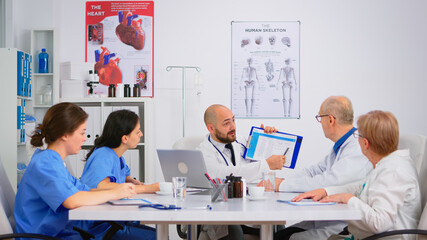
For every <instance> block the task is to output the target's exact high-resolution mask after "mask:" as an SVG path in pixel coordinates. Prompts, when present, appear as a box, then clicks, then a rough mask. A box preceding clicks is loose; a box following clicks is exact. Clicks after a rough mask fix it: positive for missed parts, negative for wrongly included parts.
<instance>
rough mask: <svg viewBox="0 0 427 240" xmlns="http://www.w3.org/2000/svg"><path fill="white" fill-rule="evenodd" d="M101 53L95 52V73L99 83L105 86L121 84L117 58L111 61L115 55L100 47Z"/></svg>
mask: <svg viewBox="0 0 427 240" xmlns="http://www.w3.org/2000/svg"><path fill="white" fill-rule="evenodd" d="M101 49H102V52H101V53H99V50H96V51H95V61H96V63H95V66H94V69H95V71H97V72H98V76H99V82H100V83H101V84H103V85H105V86H108V85H110V84H114V85H116V86H117V83H121V82H122V72H121V71H120V68H119V58H115V59H112V58H113V57H115V56H116V54H115V53H110V52H109V51H108V50H107V48H105V47H101Z"/></svg>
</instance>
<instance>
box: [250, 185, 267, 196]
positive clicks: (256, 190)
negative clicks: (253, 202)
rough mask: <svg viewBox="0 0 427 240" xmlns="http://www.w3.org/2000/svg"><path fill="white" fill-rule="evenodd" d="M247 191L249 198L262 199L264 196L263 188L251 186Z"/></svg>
mask: <svg viewBox="0 0 427 240" xmlns="http://www.w3.org/2000/svg"><path fill="white" fill-rule="evenodd" d="M248 191H249V196H251V197H262V195H264V187H257V186H251V187H248Z"/></svg>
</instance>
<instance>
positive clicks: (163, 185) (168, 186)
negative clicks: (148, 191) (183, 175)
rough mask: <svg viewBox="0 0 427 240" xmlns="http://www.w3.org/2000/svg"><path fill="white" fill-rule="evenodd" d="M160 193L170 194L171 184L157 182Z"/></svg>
mask: <svg viewBox="0 0 427 240" xmlns="http://www.w3.org/2000/svg"><path fill="white" fill-rule="evenodd" d="M159 188H160V192H166V193H171V192H172V183H171V182H159Z"/></svg>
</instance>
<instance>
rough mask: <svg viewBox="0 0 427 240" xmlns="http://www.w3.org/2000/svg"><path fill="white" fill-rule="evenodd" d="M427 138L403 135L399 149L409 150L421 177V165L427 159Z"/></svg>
mask: <svg viewBox="0 0 427 240" xmlns="http://www.w3.org/2000/svg"><path fill="white" fill-rule="evenodd" d="M426 143H427V137H426V136H423V135H417V134H401V135H400V138H399V147H398V148H399V149H409V153H410V155H411V158H412V160H414V163H415V167H416V168H417V171H418V175H420V169H421V164H422V162H423V159H424V158H425V155H426V154H427V153H426Z"/></svg>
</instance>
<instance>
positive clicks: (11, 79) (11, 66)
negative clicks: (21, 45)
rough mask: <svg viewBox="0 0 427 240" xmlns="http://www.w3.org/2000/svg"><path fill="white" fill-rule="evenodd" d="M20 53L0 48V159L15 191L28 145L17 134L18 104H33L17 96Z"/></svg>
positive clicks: (29, 100) (26, 98) (16, 50)
mask: <svg viewBox="0 0 427 240" xmlns="http://www.w3.org/2000/svg"><path fill="white" fill-rule="evenodd" d="M18 51H19V50H18V49H16V48H0V56H1V58H0V72H1V74H2V81H3V87H1V88H0V108H1V111H2V118H0V132H1V135H0V142H1V144H0V158H1V161H2V163H3V165H4V168H5V170H6V173H7V176H8V178H9V180H10V183H11V184H12V187H13V188H14V189H15V191H16V189H17V183H18V177H17V164H18V162H19V161H20V159H22V157H25V158H26V152H25V149H26V145H25V143H21V142H20V141H19V140H20V139H19V137H18V134H17V121H18V116H17V107H18V104H17V102H18V100H21V99H24V100H25V101H26V103H29V102H31V98H30V97H25V96H18V95H17V93H18V87H17V85H18V84H17V79H18V64H17V62H18V56H17V54H18ZM30 75H31V73H30Z"/></svg>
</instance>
